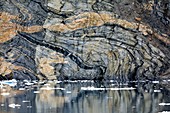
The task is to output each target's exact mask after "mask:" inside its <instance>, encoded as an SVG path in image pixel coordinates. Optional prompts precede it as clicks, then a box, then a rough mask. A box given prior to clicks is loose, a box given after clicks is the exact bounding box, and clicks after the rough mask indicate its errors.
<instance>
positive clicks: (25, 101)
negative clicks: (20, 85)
mask: <svg viewBox="0 0 170 113" xmlns="http://www.w3.org/2000/svg"><path fill="white" fill-rule="evenodd" d="M22 102H23V103H29V102H30V101H29V100H23V101H22Z"/></svg>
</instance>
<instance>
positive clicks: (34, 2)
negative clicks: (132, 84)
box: [0, 0, 170, 81]
mask: <svg viewBox="0 0 170 113" xmlns="http://www.w3.org/2000/svg"><path fill="white" fill-rule="evenodd" d="M113 1H114V0H113ZM113 1H109V0H106V1H96V0H67V1H65V0H41V1H40V0H26V1H22V0H9V1H6V0H1V1H0V6H1V7H0V61H1V62H0V75H1V77H2V79H12V78H15V79H19V80H23V79H31V80H34V79H60V80H64V79H73V80H74V79H99V80H101V79H106V80H107V79H115V80H121V81H126V80H137V79H154V78H156V77H158V76H160V75H162V74H164V72H165V71H166V70H167V69H168V68H169V63H170V62H169V57H168V54H169V53H166V52H167V51H169V50H168V48H166V49H165V50H166V51H165V50H163V49H161V48H160V47H159V46H155V45H154V43H151V42H150V37H151V36H153V37H154V36H155V37H156V36H157V38H158V39H160V40H162V39H161V38H162V35H161V34H160V33H154V31H155V30H153V29H154V28H153V27H152V24H150V23H149V24H148V23H144V22H146V21H144V22H143V21H142V16H141V18H139V16H140V13H139V12H133V10H137V8H136V9H135V6H136V5H139V6H140V5H141V3H139V2H137V1H125V0H122V1H118V0H115V2H113ZM118 5H119V6H120V8H121V9H118ZM123 6H124V7H123ZM149 8H150V7H149ZM127 9H128V10H129V12H128V13H129V16H128V15H127V13H126V10H127ZM151 10H152V9H151ZM120 11H122V12H120ZM130 12H131V14H130ZM148 12H149V11H148ZM151 12H152V11H150V14H152V13H151ZM125 15H127V19H126V18H125ZM153 15H154V14H153ZM135 18H136V20H135ZM143 20H144V19H143ZM158 22H160V23H161V21H159V20H158ZM150 25H151V26H150ZM156 30H157V31H159V29H157V28H156ZM160 31H161V30H160ZM162 33H164V35H165V33H166V34H167V35H168V31H165V32H164V31H162ZM159 37H161V38H159ZM153 40H155V39H153ZM162 41H163V42H164V40H162ZM166 41H167V43H168V41H169V40H168V38H167V40H166ZM156 42H159V41H158V40H156ZM157 45H159V43H158V44H157ZM162 46H163V45H162ZM162 48H164V47H162Z"/></svg>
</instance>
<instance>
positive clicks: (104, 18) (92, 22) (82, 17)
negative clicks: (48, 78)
mask: <svg viewBox="0 0 170 113" xmlns="http://www.w3.org/2000/svg"><path fill="white" fill-rule="evenodd" d="M65 21H66V22H67V21H69V22H68V23H66V24H62V23H56V24H55V25H44V26H43V27H44V28H46V29H49V30H51V31H60V32H64V31H73V30H77V29H81V28H87V27H92V26H101V25H103V24H105V23H111V24H119V25H121V26H123V27H125V28H131V29H137V23H133V22H128V21H126V20H121V19H117V18H115V17H114V16H113V15H111V14H105V13H95V12H84V13H81V14H79V15H76V16H72V17H69V18H67V19H66V20H65Z"/></svg>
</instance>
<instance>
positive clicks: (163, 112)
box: [158, 111, 170, 113]
mask: <svg viewBox="0 0 170 113" xmlns="http://www.w3.org/2000/svg"><path fill="white" fill-rule="evenodd" d="M158 113H170V111H162V112H158Z"/></svg>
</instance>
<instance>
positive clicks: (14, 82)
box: [0, 79, 17, 87]
mask: <svg viewBox="0 0 170 113" xmlns="http://www.w3.org/2000/svg"><path fill="white" fill-rule="evenodd" d="M0 85H1V87H3V85H9V86H12V87H13V86H16V85H17V81H16V80H15V79H12V80H4V81H0Z"/></svg>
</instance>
